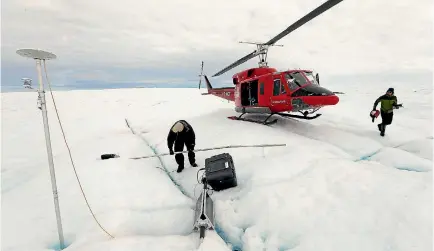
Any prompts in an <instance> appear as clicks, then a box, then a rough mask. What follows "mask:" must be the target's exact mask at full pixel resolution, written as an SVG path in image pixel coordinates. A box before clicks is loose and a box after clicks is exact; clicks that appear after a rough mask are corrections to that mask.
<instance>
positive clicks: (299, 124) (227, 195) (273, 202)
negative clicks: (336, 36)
mask: <svg viewBox="0 0 434 251" xmlns="http://www.w3.org/2000/svg"><path fill="white" fill-rule="evenodd" d="M389 85H390V83H375V84H374V83H370V84H366V85H365V86H357V87H356V88H355V86H354V85H353V86H351V84H348V85H345V86H344V85H341V86H332V85H330V86H329V87H330V88H331V89H332V90H333V91H342V92H344V93H345V94H343V95H340V100H341V101H340V103H339V104H338V105H337V106H334V107H326V108H323V110H322V111H321V113H323V115H322V116H321V117H320V118H318V119H317V120H312V121H297V120H294V119H283V118H279V121H278V122H277V123H276V124H275V125H270V126H264V125H259V124H253V123H248V122H241V121H232V120H229V119H227V118H226V117H227V116H231V115H235V114H236V113H235V112H234V111H233V104H231V103H229V102H227V101H224V100H221V99H218V98H217V97H213V96H202V95H199V93H198V90H192V89H120V90H104V91H58V92H55V93H54V94H55V98H56V103H57V106H58V109H59V112H60V117H61V120H62V122H63V127H64V130H65V132H66V137H67V140H68V143H69V146H70V147H71V151H72V156H73V159H74V164H75V166H76V169H77V173H78V176H79V178H80V182H81V184H82V186H83V189H84V191H85V194H86V197H87V199H88V201H89V203H90V206H91V207H92V210H93V212H94V213H95V214H96V217H97V219H98V220H99V222H100V223H101V225H102V226H103V227H104V229H106V230H107V231H108V232H109V233H110V234H111V235H113V236H115V238H114V239H111V238H110V237H109V236H108V235H107V234H106V233H104V232H103V231H102V230H101V229H100V228H99V226H98V225H97V223H96V222H95V221H94V219H93V217H92V215H91V214H90V213H89V210H88V208H87V206H86V204H85V200H84V198H83V196H82V193H81V190H80V187H79V185H78V182H77V180H76V177H75V173H74V171H73V168H72V165H71V163H70V160H69V156H68V152H67V149H66V147H65V144H64V141H63V138H62V135H61V132H60V127H59V125H58V122H57V120H56V115H55V113H54V110H53V105H52V102H51V96H50V95H49V93H48V92H47V96H46V97H47V102H48V108H49V110H48V112H49V114H48V116H49V121H50V130H51V138H52V146H53V154H54V164H55V168H56V178H57V185H58V193H59V200H60V208H61V214H62V222H63V230H64V235H65V241H66V244H67V245H68V247H67V248H66V249H65V250H70V251H76V250H80V251H88V250H89V251H90V250H92V251H98V250H104V251H105V250H113V251H115V250H159V251H163V250H177V251H182V250H216V251H218V250H222V251H223V250H232V249H235V248H236V249H238V250H245V251H247V250H275V251H282V250H296V251H305V250H333V251H339V250H360V251H362V250H363V251H365V250H370V251H376V250H405V251H409V250H432V247H433V246H432V236H433V231H432V210H433V208H432V152H433V150H432V136H433V133H432V126H433V124H432V113H433V112H432V87H431V86H430V83H427V84H426V85H420V86H414V85H412V86H409V85H408V84H402V85H395V86H394V87H395V90H396V95H397V97H398V101H399V102H402V103H404V108H403V109H399V110H396V111H395V116H394V121H393V125H391V126H389V127H388V128H387V132H386V136H385V137H380V135H379V132H378V130H377V126H376V124H377V123H378V122H375V123H372V122H371V120H370V117H369V115H368V113H369V112H370V110H371V109H372V105H373V102H374V100H375V99H376V98H377V97H378V96H380V95H381V94H383V93H384V91H385V90H386V89H387V87H389ZM2 99H3V101H2V104H3V105H2V137H3V138H2V143H3V144H2V145H3V147H2V156H3V158H2V170H1V175H2V180H1V181H2V194H1V195H2V244H1V245H2V250H4V251H15V250H20V251H21V250H32V251H47V250H55V249H57V248H58V236H57V228H56V221H55V213H54V207H53V197H52V190H51V183H50V176H49V170H48V161H47V155H46V149H45V139H44V134H43V125H42V117H41V112H40V110H38V109H37V108H36V99H37V94H36V93H34V92H31V93H4V94H2ZM251 117H261V118H265V117H264V116H251ZM125 118H127V119H128V121H129V122H130V125H131V127H132V129H133V130H134V131H135V132H136V134H133V133H132V131H131V130H130V128H128V127H127V126H126V123H125ZM178 119H186V120H187V121H188V122H190V123H191V124H192V125H193V127H194V129H195V131H196V135H197V142H196V148H208V147H214V146H226V145H232V144H264V143H286V144H287V145H286V146H285V147H275V148H265V149H264V148H242V149H223V150H215V151H206V152H198V153H197V155H196V156H197V163H198V164H199V167H197V168H193V167H190V166H189V165H188V162H187V158H186V169H185V170H184V171H183V172H182V173H179V174H178V173H176V172H174V170H176V168H177V166H176V163H175V161H174V158H173V156H165V157H161V160H162V164H161V163H160V160H159V158H148V159H139V160H132V159H129V158H130V157H138V156H144V155H150V154H154V153H155V152H157V153H167V152H168V150H167V146H166V137H167V133H168V130H169V127H170V126H171V125H172V124H173V123H174V121H176V120H178ZM148 144H149V145H150V146H151V147H149V146H148ZM223 152H228V153H230V154H231V155H232V156H233V158H234V162H235V166H236V171H237V176H238V186H237V187H235V188H231V189H227V190H224V191H220V192H213V194H212V196H211V197H212V198H213V200H214V203H215V211H216V227H217V231H216V232H209V231H208V232H207V237H206V238H205V240H204V242H203V243H202V244H201V245H199V244H200V243H199V242H198V234H197V233H196V232H192V229H193V223H194V206H195V198H197V197H198V196H199V193H200V186H199V185H197V181H196V172H197V170H198V169H199V168H202V167H204V161H205V159H206V158H208V157H211V156H212V155H215V154H219V153H223ZM103 153H117V154H119V155H120V158H116V159H110V160H104V161H103V160H100V159H99V157H100V155H101V154H103ZM157 167H158V168H157ZM166 171H167V172H166Z"/></svg>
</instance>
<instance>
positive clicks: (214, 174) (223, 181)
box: [205, 153, 237, 191]
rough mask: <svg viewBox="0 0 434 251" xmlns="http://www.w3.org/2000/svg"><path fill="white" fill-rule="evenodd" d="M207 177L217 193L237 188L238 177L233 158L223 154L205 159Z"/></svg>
mask: <svg viewBox="0 0 434 251" xmlns="http://www.w3.org/2000/svg"><path fill="white" fill-rule="evenodd" d="M205 177H206V181H207V183H208V184H209V185H210V186H211V187H212V189H213V190H215V191H220V190H225V189H228V188H231V187H236V186H237V175H236V173H235V166H234V161H233V159H232V156H231V155H230V154H229V153H222V154H218V155H215V156H212V157H210V158H207V159H205Z"/></svg>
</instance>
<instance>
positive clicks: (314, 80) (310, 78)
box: [304, 71, 319, 85]
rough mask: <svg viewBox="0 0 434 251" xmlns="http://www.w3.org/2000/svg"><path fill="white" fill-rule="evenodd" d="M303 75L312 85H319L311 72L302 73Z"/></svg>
mask: <svg viewBox="0 0 434 251" xmlns="http://www.w3.org/2000/svg"><path fill="white" fill-rule="evenodd" d="M304 75H306V77H307V79H309V81H310V82H311V83H312V84H315V85H319V83H318V82H317V81H316V78H315V76H314V75H313V73H312V72H311V71H304Z"/></svg>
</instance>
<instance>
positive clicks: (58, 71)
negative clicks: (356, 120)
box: [1, 0, 433, 82]
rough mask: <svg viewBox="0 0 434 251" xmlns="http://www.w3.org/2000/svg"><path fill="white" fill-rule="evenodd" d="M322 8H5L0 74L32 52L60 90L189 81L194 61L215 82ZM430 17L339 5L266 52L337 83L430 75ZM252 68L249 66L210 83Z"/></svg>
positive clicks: (18, 4) (107, 4) (312, 3)
mask: <svg viewBox="0 0 434 251" xmlns="http://www.w3.org/2000/svg"><path fill="white" fill-rule="evenodd" d="M323 2H325V1H323V0H322V1H319V0H295V1H287V0H273V1H257V0H254V1H253V0H238V1H229V0H221V1H211V0H200V1H199V0H191V1H180V0H158V1H139V0H124V1H121V2H119V1H117V2H116V1H103V0H92V1H88V0H74V1H69V0H56V1H52V0H43V1H42V0H40V1H34V0H14V1H3V2H2V13H1V14H2V68H3V67H9V68H16V69H18V68H19V67H27V66H28V65H32V66H33V62H29V60H27V59H24V58H22V57H19V56H18V55H17V54H16V53H15V51H16V50H17V49H18V48H29V47H30V48H41V49H44V50H48V51H51V52H53V53H55V54H56V55H57V56H58V58H57V59H56V60H55V61H53V62H50V66H49V67H50V68H51V69H52V70H53V71H55V72H53V73H51V74H53V75H54V79H55V80H57V81H61V80H62V81H79V80H83V79H88V78H90V79H100V80H101V81H118V80H119V81H121V80H122V81H141V79H156V80H157V79H159V80H164V79H173V78H176V79H178V80H179V79H185V80H188V79H192V78H194V77H196V76H197V74H198V73H199V70H200V62H201V60H204V61H205V71H206V73H207V74H214V73H216V72H217V71H219V70H220V69H222V68H224V67H226V66H227V65H229V64H230V63H232V62H234V61H235V60H237V59H238V58H240V57H242V56H244V55H246V54H248V53H250V52H251V51H253V50H254V49H255V47H254V46H253V45H245V44H239V43H238V41H241V40H243V41H259V42H266V41H268V40H269V39H271V38H272V37H273V36H275V35H277V34H278V33H280V32H281V31H282V30H284V29H285V28H286V27H288V26H289V25H290V24H291V23H293V22H295V21H296V20H297V19H299V18H300V17H302V16H303V15H305V14H306V13H308V12H309V11H311V10H313V9H314V8H316V7H317V6H318V5H320V4H321V3H323ZM431 10H432V1H431V0H420V1H418V3H417V4H414V3H413V2H399V1H394V0H384V1H376V0H365V1H350V0H346V1H343V2H341V3H339V4H338V5H337V6H335V7H333V8H332V9H331V10H329V11H327V12H326V13H324V14H322V15H321V16H319V17H317V18H316V19H314V20H312V21H310V22H309V23H308V24H306V25H305V26H304V27H301V28H299V29H298V30H296V31H294V32H293V33H292V34H289V35H288V36H286V37H284V38H283V39H281V40H280V41H278V42H277V43H278V44H283V45H284V47H272V48H271V49H270V51H269V54H268V61H269V65H271V66H274V67H276V68H279V69H285V68H291V67H302V68H313V69H315V70H316V71H319V72H322V73H324V74H336V75H339V74H348V73H364V72H368V73H372V72H381V71H408V72H412V71H423V70H428V71H430V70H432V66H433V65H432V63H433V61H432V55H433V53H432V52H433V51H432V38H433V33H432V20H431ZM256 65H257V59H256V58H255V59H252V60H251V61H249V62H247V63H245V64H243V65H241V66H239V67H237V68H236V69H234V70H232V71H230V72H228V73H226V74H225V75H223V76H221V77H219V78H218V79H217V81H225V82H226V81H227V80H228V78H230V77H231V76H232V74H233V73H235V72H236V71H239V70H242V69H245V68H247V67H255V66H256ZM2 70H3V69H2ZM3 72H4V71H3ZM153 72H158V74H155V73H153ZM4 75H5V74H3V75H2V78H3V79H2V81H3V80H4V78H5V76H4ZM6 75H7V76H6V79H7V80H6V81H11V80H9V79H8V76H9V78H12V77H13V78H17V77H18V79H19V78H21V77H22V75H25V74H24V73H22V74H21V75H19V76H15V75H14V76H12V75H11V74H6ZM179 81H180V80H179Z"/></svg>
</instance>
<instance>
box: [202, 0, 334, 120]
mask: <svg viewBox="0 0 434 251" xmlns="http://www.w3.org/2000/svg"><path fill="white" fill-rule="evenodd" d="M341 1H342V0H329V1H327V2H325V3H323V4H322V5H320V6H319V7H317V8H316V9H314V10H313V11H311V12H310V13H308V14H307V15H305V16H304V17H302V18H301V19H299V20H298V21H296V22H295V23H294V24H292V25H291V26H289V27H288V28H287V29H286V30H284V31H282V32H281V33H280V34H278V35H277V36H276V37H274V38H272V39H271V40H270V41H268V42H266V43H251V44H256V46H257V50H255V51H253V52H252V53H250V54H248V55H246V56H245V57H243V58H241V59H239V60H237V61H236V62H234V63H233V64H231V65H229V66H228V67H226V68H224V69H223V70H221V71H219V72H218V73H216V74H214V75H213V76H212V77H215V76H219V75H221V74H223V73H225V72H227V71H228V70H230V69H232V68H234V67H236V66H238V65H240V64H242V63H244V62H246V61H247V60H250V59H252V58H254V57H256V56H258V57H259V67H257V68H251V69H247V70H244V71H241V72H238V73H236V74H235V75H233V76H232V79H233V84H234V85H235V87H224V88H213V87H212V86H211V83H210V81H209V80H208V77H207V76H206V75H202V72H201V74H200V75H199V77H201V76H204V78H205V81H206V85H207V89H208V93H203V95H207V94H211V95H215V96H218V97H220V98H223V99H227V100H230V101H234V102H235V111H236V112H238V113H241V115H240V116H238V117H237V116H231V117H228V118H230V119H234V120H243V121H249V122H255V123H261V124H265V125H268V124H273V123H275V122H276V121H277V119H274V120H273V121H268V119H269V118H270V117H271V116H273V115H280V116H283V117H293V118H300V119H315V118H317V117H319V116H320V115H321V114H316V115H315V116H311V117H309V116H308V115H309V114H312V113H315V112H316V111H318V110H319V109H320V108H322V107H324V106H329V105H336V104H337V103H338V102H339V98H338V96H336V95H335V94H336V93H337V92H332V91H329V90H327V89H326V88H323V87H321V86H320V84H319V75H318V74H315V76H314V74H313V72H312V71H311V70H302V69H292V70H287V71H281V72H279V71H277V70H276V69H275V68H271V67H268V64H267V62H266V59H267V52H268V47H270V46H281V45H275V43H276V42H277V41H278V40H280V39H282V38H283V37H284V36H286V35H288V34H289V33H290V32H292V31H294V30H295V29H297V28H299V27H300V26H302V25H304V24H305V23H307V22H308V21H310V20H312V19H313V18H315V17H316V16H318V15H320V14H322V13H323V12H325V11H326V10H328V9H330V8H331V7H333V6H335V5H336V4H338V3H339V2H341ZM240 43H243V42H240ZM202 70H203V62H202ZM201 80H202V79H201V78H200V82H199V89H200V84H201ZM290 112H300V113H301V114H302V115H295V114H290ZM246 113H259V114H269V116H268V117H267V118H266V119H265V120H264V121H257V120H253V119H248V118H241V116H243V115H244V114H246ZM267 121H268V122H267Z"/></svg>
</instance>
